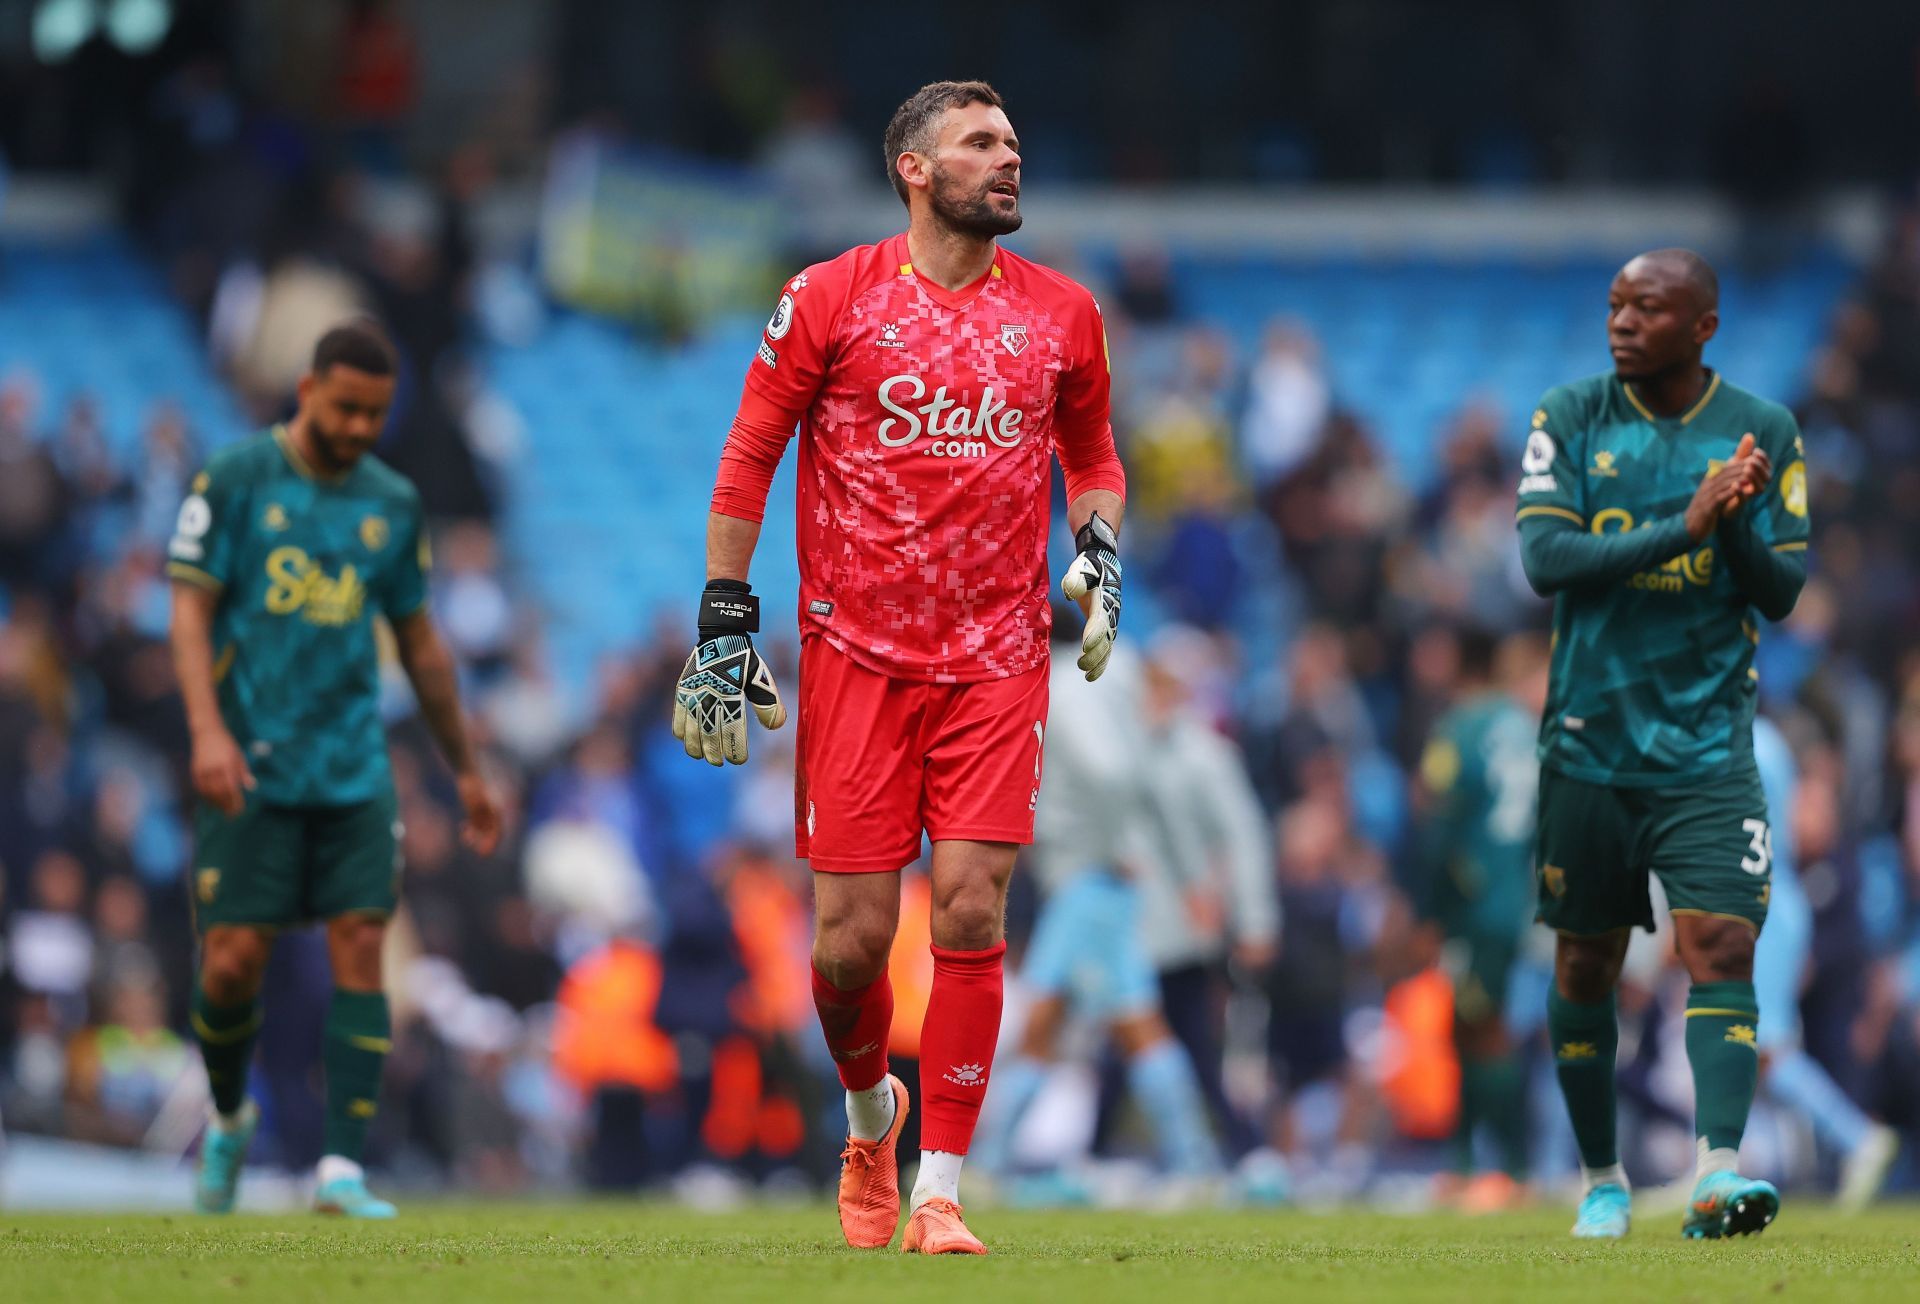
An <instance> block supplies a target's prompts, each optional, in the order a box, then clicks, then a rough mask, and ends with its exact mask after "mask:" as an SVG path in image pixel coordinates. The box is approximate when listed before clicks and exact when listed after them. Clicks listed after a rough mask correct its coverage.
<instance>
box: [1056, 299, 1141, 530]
mask: <svg viewBox="0 0 1920 1304" xmlns="http://www.w3.org/2000/svg"><path fill="white" fill-rule="evenodd" d="M1081 294H1082V297H1083V298H1084V299H1085V303H1084V305H1082V306H1083V308H1084V313H1083V315H1082V316H1081V318H1080V320H1079V322H1078V323H1077V326H1076V328H1075V331H1074V344H1075V350H1074V355H1075V356H1074V364H1073V366H1072V367H1070V368H1068V370H1067V373H1066V375H1065V376H1063V377H1062V378H1061V382H1060V396H1059V398H1058V400H1057V401H1056V403H1055V406H1054V415H1053V433H1054V452H1055V455H1056V456H1058V457H1059V459H1060V470H1061V471H1062V472H1063V473H1064V474H1065V476H1066V483H1067V501H1068V502H1072V501H1073V500H1074V499H1076V498H1078V497H1079V496H1080V495H1081V494H1083V493H1086V492H1087V491H1088V490H1090V489H1106V490H1110V491H1111V492H1113V493H1116V494H1119V495H1120V496H1121V497H1122V498H1125V497H1126V496H1127V473H1126V471H1125V469H1124V468H1122V466H1121V465H1120V454H1119V451H1118V450H1117V449H1116V448H1115V447H1114V443H1113V420H1112V384H1113V378H1112V375H1111V373H1110V372H1109V370H1108V362H1107V330H1106V325H1105V324H1104V323H1103V322H1102V321H1101V320H1100V312H1099V309H1098V308H1097V307H1095V305H1094V302H1093V299H1092V297H1091V296H1090V295H1086V294H1085V292H1084V291H1082V292H1081Z"/></svg>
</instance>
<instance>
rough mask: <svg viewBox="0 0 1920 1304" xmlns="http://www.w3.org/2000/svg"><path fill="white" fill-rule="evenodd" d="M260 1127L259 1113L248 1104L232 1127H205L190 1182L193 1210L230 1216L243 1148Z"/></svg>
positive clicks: (214, 1124)
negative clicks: (205, 1132) (204, 1134)
mask: <svg viewBox="0 0 1920 1304" xmlns="http://www.w3.org/2000/svg"><path fill="white" fill-rule="evenodd" d="M259 1127H260V1110H259V1108H258V1107H257V1106H255V1104H254V1103H253V1102H252V1101H251V1100H249V1101H247V1102H246V1103H245V1104H243V1105H241V1106H240V1115H239V1119H238V1121H237V1122H235V1123H234V1125H233V1126H232V1127H222V1126H220V1124H219V1122H218V1121H215V1122H211V1123H209V1124H208V1125H207V1135H206V1137H205V1139H204V1140H202V1141H201V1142H200V1166H199V1169H198V1170H197V1171H196V1172H195V1174H194V1179H193V1207H194V1208H196V1209H198V1210H199V1211H200V1212H201V1213H232V1212H233V1201H234V1197H235V1196H236V1195H237V1194H238V1193H239V1191H240V1169H241V1168H242V1167H243V1166H244V1165H245V1163H246V1160H247V1147H248V1146H250V1145H252V1144H253V1134H254V1133H255V1132H256V1131H257V1130H259Z"/></svg>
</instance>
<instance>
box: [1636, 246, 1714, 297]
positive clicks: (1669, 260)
mask: <svg viewBox="0 0 1920 1304" xmlns="http://www.w3.org/2000/svg"><path fill="white" fill-rule="evenodd" d="M1640 257H1641V258H1644V259H1646V260H1647V261H1648V262H1657V263H1665V264H1666V265H1667V266H1668V267H1671V268H1673V269H1674V270H1675V271H1676V272H1678V273H1679V274H1680V279H1681V280H1682V281H1684V282H1686V284H1687V286H1688V288H1690V289H1691V290H1692V291H1693V296H1694V299H1695V301H1696V306H1697V307H1698V308H1699V309H1700V311H1702V312H1706V311H1707V310H1708V309H1711V308H1718V307H1719V306H1720V274H1719V273H1718V272H1716V271H1714V270H1713V264H1712V263H1710V262H1708V261H1707V260H1706V259H1705V258H1702V257H1701V256H1700V255H1699V254H1697V253H1695V252H1694V251H1693V250H1691V249H1679V248H1674V249H1649V250H1648V251H1647V252H1646V253H1643V254H1641V255H1640ZM1636 261H1637V260H1636Z"/></svg>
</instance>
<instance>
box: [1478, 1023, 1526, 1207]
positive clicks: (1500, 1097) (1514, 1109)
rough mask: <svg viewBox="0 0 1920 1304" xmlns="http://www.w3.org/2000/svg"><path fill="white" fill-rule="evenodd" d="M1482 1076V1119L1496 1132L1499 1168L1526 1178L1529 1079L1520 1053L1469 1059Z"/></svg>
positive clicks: (1523, 1179) (1480, 1094) (1479, 1075)
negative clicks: (1483, 1058)
mask: <svg viewBox="0 0 1920 1304" xmlns="http://www.w3.org/2000/svg"><path fill="white" fill-rule="evenodd" d="M1469 1062H1470V1063H1472V1065H1473V1071H1474V1075H1475V1076H1476V1077H1477V1078H1478V1079H1479V1084H1478V1089H1477V1090H1476V1092H1475V1094H1476V1095H1477V1096H1478V1097H1479V1100H1480V1120H1481V1121H1482V1122H1483V1123H1485V1124H1486V1125H1487V1130H1488V1131H1489V1132H1491V1133H1493V1141H1494V1145H1495V1146H1496V1147H1497V1148H1498V1149H1499V1151H1500V1168H1501V1170H1502V1171H1503V1172H1505V1173H1506V1175H1507V1176H1508V1177H1511V1178H1512V1179H1513V1180H1514V1181H1516V1182H1524V1181H1526V1180H1527V1080H1526V1074H1525V1073H1524V1072H1523V1071H1522V1070H1521V1067H1520V1057H1519V1056H1518V1055H1513V1054H1507V1055H1501V1056H1499V1057H1498V1058H1495V1059H1487V1060H1478V1061H1469Z"/></svg>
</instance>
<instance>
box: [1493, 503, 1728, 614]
mask: <svg viewBox="0 0 1920 1304" xmlns="http://www.w3.org/2000/svg"><path fill="white" fill-rule="evenodd" d="M1692 546H1693V540H1692V539H1691V538H1690V537H1689V536H1688V534H1687V522H1686V518H1685V517H1684V516H1681V515H1674V516H1669V517H1666V518H1664V519H1662V520H1658V521H1654V522H1652V523H1651V524H1650V525H1648V526H1647V527H1646V528H1645V529H1641V530H1626V531H1622V532H1620V533H1617V534H1589V533H1588V532H1587V531H1585V530H1583V529H1581V528H1580V527H1579V526H1577V525H1572V524H1568V523H1566V522H1563V521H1560V520H1557V519H1555V518H1552V517H1547V516H1536V517H1530V518H1528V519H1527V520H1524V521H1522V522H1520V562H1521V565H1522V566H1523V567H1525V569H1526V572H1527V583H1529V584H1531V585H1532V586H1533V591H1534V592H1535V593H1538V594H1540V595H1541V596H1542V597H1546V596H1548V595H1550V594H1554V593H1558V592H1560V591H1561V590H1562V589H1570V588H1578V587H1582V586H1585V585H1594V584H1610V583H1613V582H1614V581H1616V580H1623V579H1625V578H1627V576H1629V575H1633V574H1636V573H1637V572H1639V571H1643V570H1646V569H1647V568H1648V567H1650V566H1658V565H1661V564H1662V563H1664V562H1669V561H1672V560H1673V559H1674V558H1675V557H1678V556H1679V555H1680V554H1682V553H1684V552H1686V551H1687V550H1688V549H1689V548H1691V547H1692Z"/></svg>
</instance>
